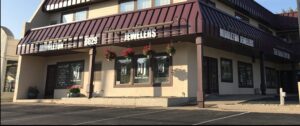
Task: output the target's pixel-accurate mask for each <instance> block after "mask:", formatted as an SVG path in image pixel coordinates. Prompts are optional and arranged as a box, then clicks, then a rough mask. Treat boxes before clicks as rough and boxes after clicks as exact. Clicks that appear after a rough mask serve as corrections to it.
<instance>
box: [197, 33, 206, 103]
mask: <svg viewBox="0 0 300 126" xmlns="http://www.w3.org/2000/svg"><path fill="white" fill-rule="evenodd" d="M196 46H197V75H198V77H197V84H198V89H197V104H198V107H199V108H204V107H205V106H204V91H203V79H202V78H203V74H202V72H203V68H202V67H203V65H202V63H203V60H202V59H203V47H202V38H201V37H196Z"/></svg>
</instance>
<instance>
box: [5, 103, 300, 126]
mask: <svg viewBox="0 0 300 126" xmlns="http://www.w3.org/2000/svg"><path fill="white" fill-rule="evenodd" d="M138 124H140V125H150V124H153V125H219V124H223V125H243V124H246V125H300V115H296V114H272V113H252V112H243V111H241V112H228V111H212V110H207V109H197V110H180V109H166V108H120V107H119V108H117V107H97V106H72V105H53V104H14V103H2V104H1V125H138Z"/></svg>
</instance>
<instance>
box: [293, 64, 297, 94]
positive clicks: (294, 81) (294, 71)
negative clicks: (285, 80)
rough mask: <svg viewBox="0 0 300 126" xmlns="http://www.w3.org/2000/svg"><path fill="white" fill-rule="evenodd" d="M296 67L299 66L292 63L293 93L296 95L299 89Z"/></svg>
mask: <svg viewBox="0 0 300 126" xmlns="http://www.w3.org/2000/svg"><path fill="white" fill-rule="evenodd" d="M296 66H297V63H295V62H293V63H292V89H293V91H292V92H295V93H297V89H298V87H297V86H298V84H297V81H298V80H297V70H296Z"/></svg>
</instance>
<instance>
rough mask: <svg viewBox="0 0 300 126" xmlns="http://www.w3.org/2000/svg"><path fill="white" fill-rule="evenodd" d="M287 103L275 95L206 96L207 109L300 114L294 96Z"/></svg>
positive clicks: (190, 108)
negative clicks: (283, 103)
mask: <svg viewBox="0 0 300 126" xmlns="http://www.w3.org/2000/svg"><path fill="white" fill-rule="evenodd" d="M286 103H287V104H286V105H284V106H281V105H279V99H277V97H276V96H274V95H266V96H261V95H221V96H216V95H211V96H208V97H207V98H206V102H205V106H206V108H204V109H207V110H216V111H237V112H238V111H247V112H259V113H285V114H287V113H288V114H300V104H299V102H298V100H297V98H295V97H294V96H292V97H288V98H287V102H286ZM169 109H183V110H198V109H201V108H198V107H197V106H196V105H190V106H180V107H169Z"/></svg>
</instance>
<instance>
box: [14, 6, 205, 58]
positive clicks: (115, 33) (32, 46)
mask: <svg viewBox="0 0 300 126" xmlns="http://www.w3.org/2000/svg"><path fill="white" fill-rule="evenodd" d="M201 17H202V16H201V13H200V12H199V5H198V3H197V2H195V1H191V2H185V3H179V4H173V5H169V6H162V7H157V8H151V9H147V10H141V11H135V12H130V13H123V14H117V15H113V16H107V17H102V18H97V19H92V20H86V21H81V22H74V23H68V24H60V25H55V26H49V27H43V28H37V29H32V30H31V31H30V32H28V33H27V34H26V35H25V37H24V38H23V39H22V40H21V41H20V43H19V46H18V49H17V53H18V54H30V53H38V52H40V51H41V50H40V48H39V46H40V45H45V44H57V43H63V44H64V46H63V48H60V49H72V48H80V47H84V45H83V41H84V39H85V38H86V37H91V36H96V37H98V38H99V40H100V41H99V42H98V43H97V45H105V44H115V43H120V42H124V40H123V38H122V36H123V35H124V33H125V32H128V31H134V30H135V29H145V28H155V29H157V34H158V35H157V38H166V37H172V36H181V35H187V34H195V33H201V32H202V27H201V26H202V25H201V21H202V20H201ZM54 50H55V49H54Z"/></svg>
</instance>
